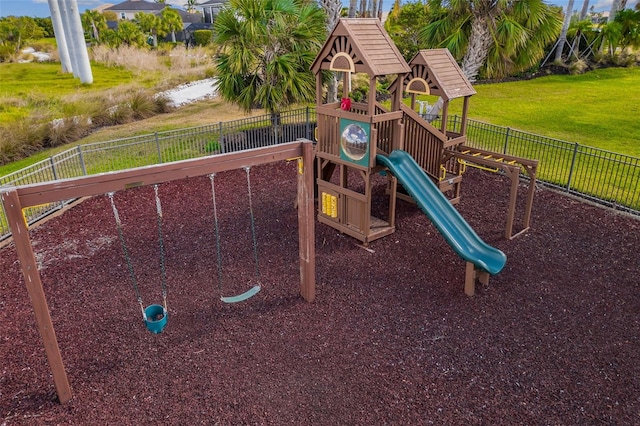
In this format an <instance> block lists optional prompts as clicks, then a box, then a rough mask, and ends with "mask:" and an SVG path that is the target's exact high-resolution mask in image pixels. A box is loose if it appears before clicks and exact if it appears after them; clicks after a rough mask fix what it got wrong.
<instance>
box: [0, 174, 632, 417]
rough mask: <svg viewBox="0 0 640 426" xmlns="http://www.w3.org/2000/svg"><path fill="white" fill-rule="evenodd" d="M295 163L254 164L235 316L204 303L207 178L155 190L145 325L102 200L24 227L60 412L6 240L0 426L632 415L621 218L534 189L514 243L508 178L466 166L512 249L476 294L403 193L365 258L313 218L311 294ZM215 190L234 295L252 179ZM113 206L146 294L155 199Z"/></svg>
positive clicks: (470, 197) (627, 238)
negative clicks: (527, 223) (60, 390)
mask: <svg viewBox="0 0 640 426" xmlns="http://www.w3.org/2000/svg"><path fill="white" fill-rule="evenodd" d="M295 167H296V166H295V164H285V163H279V164H273V165H268V166H260V167H255V168H254V169H253V170H252V172H251V177H252V187H253V204H254V208H255V216H256V218H255V220H256V232H257V240H258V254H259V265H260V274H261V280H260V282H261V284H262V291H261V292H260V293H258V294H257V295H256V296H255V297H253V298H252V299H250V300H248V301H246V302H243V303H240V304H234V305H226V304H223V303H222V302H220V300H219V296H220V291H219V285H218V281H217V267H216V245H215V234H214V227H213V213H212V211H213V209H212V202H211V192H210V191H211V188H210V182H209V179H207V178H206V177H203V178H194V179H190V180H185V181H180V182H175V183H167V184H164V185H161V187H160V197H161V198H162V201H163V210H164V225H165V226H164V234H165V235H164V243H165V247H166V269H167V274H168V287H169V296H168V299H169V318H168V325H167V327H166V329H165V331H164V332H163V333H162V334H159V335H153V334H151V333H149V332H148V331H147V330H146V329H145V327H144V324H143V323H142V319H141V313H140V308H139V306H138V304H137V301H136V297H135V294H134V291H133V287H132V284H131V280H130V278H129V275H128V271H127V266H126V262H125V260H124V257H123V254H122V248H121V245H120V242H119V240H118V235H117V231H116V227H115V223H114V219H113V214H112V211H111V207H110V204H109V201H108V198H107V197H106V196H99V197H94V198H92V199H90V200H87V201H85V202H83V203H80V204H79V205H77V206H75V207H73V208H72V209H70V210H68V211H67V212H65V213H64V214H62V215H61V216H59V217H57V218H54V219H52V220H50V221H48V222H47V223H45V224H42V225H40V226H38V227H36V228H34V229H33V230H32V231H31V235H32V239H33V244H34V250H35V252H36V253H37V256H38V260H39V262H40V266H41V274H42V279H43V282H44V286H45V292H46V294H47V298H48V302H49V306H50V309H51V315H52V318H53V322H54V325H55V328H56V332H57V336H58V341H59V344H60V348H61V352H62V357H63V360H64V363H65V367H66V369H67V373H68V376H69V381H70V383H71V387H72V390H73V399H72V400H71V401H70V402H69V403H68V404H67V405H64V406H62V405H59V404H58V403H57V401H56V400H57V397H56V394H55V388H54V384H53V380H52V378H51V373H50V370H49V366H48V364H47V361H46V356H45V352H44V348H43V346H42V342H41V340H40V337H39V334H38V331H37V327H36V324H35V319H34V315H33V312H32V308H31V304H30V301H29V297H28V294H27V291H26V289H25V286H24V283H23V280H22V276H21V273H20V269H19V264H18V261H17V256H16V252H15V248H14V246H13V244H10V245H8V246H7V247H5V248H3V249H2V250H0V253H1V257H0V271H2V280H1V284H0V323H1V324H2V327H1V330H2V331H1V332H0V359H2V363H1V365H0V368H1V375H0V418H2V419H4V420H3V421H0V424H1V425H14V424H91V423H93V424H104V423H105V422H108V423H110V424H134V423H138V424H139V423H141V422H151V421H155V422H157V423H158V424H220V425H239V424H267V425H284V424H292V425H383V424H394V425H418V424H420V425H422V424H425V425H426V424H438V425H443V424H464V425H473V424H478V425H486V424H495V425H513V424H562V425H590V424H598V425H599V424H612V425H613V424H618V425H623V424H634V423H635V424H637V423H639V422H640V363H639V362H638V360H639V359H640V341H639V340H640V296H639V294H640V288H639V287H640V278H639V273H638V269H639V266H640V221H638V220H637V219H636V218H631V217H628V216H625V215H622V214H618V213H613V212H611V211H608V210H606V209H603V208H600V207H596V206H592V205H589V204H586V203H583V202H580V201H577V200H575V199H573V198H569V197H567V196H564V195H562V194H558V193H556V192H554V191H551V190H548V189H538V191H537V193H536V199H535V203H534V211H533V217H532V229H531V230H529V231H528V232H527V233H525V234H523V235H521V236H519V237H517V238H516V239H514V240H511V241H507V240H505V239H504V237H503V233H504V221H505V215H506V207H507V201H508V191H509V183H508V180H507V179H506V178H504V177H502V176H500V175H498V174H490V173H486V172H480V171H477V170H469V171H468V172H467V174H466V175H465V182H464V183H463V194H462V195H463V197H462V202H461V204H460V205H459V206H458V210H459V211H460V212H461V214H462V215H463V216H464V217H465V219H467V221H468V222H469V223H470V225H471V226H472V227H473V228H474V229H475V230H476V232H477V233H478V234H479V235H480V236H481V237H482V238H483V239H485V241H486V242H488V243H489V244H491V245H494V246H496V247H498V248H499V249H501V250H503V251H504V252H505V253H506V254H507V258H508V260H507V265H506V267H505V269H504V270H503V271H502V272H501V273H500V274H498V275H496V276H494V277H492V278H491V280H490V283H489V285H488V286H483V285H478V286H477V289H476V293H477V294H476V296H474V297H467V296H466V295H465V294H464V292H463V281H464V262H463V261H462V260H461V259H460V258H459V257H458V256H457V255H456V254H455V253H454V252H453V250H452V249H451V248H450V247H449V246H448V245H447V243H446V241H445V240H444V238H443V237H442V236H440V235H439V234H438V232H437V231H436V229H435V228H434V226H433V225H432V224H431V223H430V222H429V220H428V218H427V217H426V216H425V215H424V214H422V213H421V212H420V211H419V209H418V208H417V207H416V206H415V205H412V204H410V203H407V202H403V201H399V202H398V214H397V231H396V233H394V234H393V235H391V236H388V237H385V238H383V239H380V240H377V241H374V242H372V243H371V244H370V246H369V249H370V250H365V249H363V248H362V247H361V246H359V244H358V242H357V241H355V240H354V239H352V238H350V237H347V236H344V235H341V234H340V233H338V232H337V231H335V230H334V229H331V228H329V227H327V226H325V225H321V224H317V225H316V251H317V257H316V262H317V298H316V301H315V302H314V303H306V302H304V301H303V300H302V299H301V297H300V296H299V270H298V249H297V241H298V240H297V238H298V237H297V215H296V211H295V209H294V205H293V203H294V198H295V194H296V188H295V185H296V183H295V179H296V178H295ZM216 185H217V188H216V189H217V191H216V195H217V202H218V203H217V204H218V209H219V215H220V232H221V240H222V241H221V243H222V251H221V254H222V267H223V271H222V272H223V282H222V288H223V292H224V293H225V295H233V294H238V293H241V292H243V291H245V290H247V289H248V288H250V287H251V286H253V285H254V284H255V283H256V282H257V281H256V279H255V268H254V262H253V248H252V242H251V230H250V221H249V213H248V207H247V206H248V201H247V191H246V181H245V173H244V171H234V172H228V173H221V174H218V175H217V177H216ZM383 190H384V188H383V187H381V188H377V191H378V193H379V194H382V192H383ZM524 193H525V187H524V186H523V188H521V198H524ZM379 198H384V197H379ZM115 199H116V203H117V205H118V208H119V211H120V216H121V218H122V221H123V225H124V235H125V238H126V241H127V245H128V248H129V250H130V252H131V257H132V259H133V266H134V270H135V273H136V275H137V277H138V281H139V286H140V292H141V294H142V297H143V299H144V302H145V304H151V303H159V302H160V301H161V288H160V287H161V286H160V282H161V278H160V266H159V254H158V252H159V249H158V238H157V228H156V221H155V216H154V214H155V211H154V209H155V205H154V202H153V192H152V190H151V189H150V188H137V189H132V190H128V191H126V192H124V191H123V192H119V193H117V194H116V197H115ZM521 211H522V203H520V206H519V215H520V216H521ZM516 226H519V223H516Z"/></svg>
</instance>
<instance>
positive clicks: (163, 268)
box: [153, 185, 167, 311]
mask: <svg viewBox="0 0 640 426" xmlns="http://www.w3.org/2000/svg"><path fill="white" fill-rule="evenodd" d="M153 191H154V193H155V196H156V213H157V214H156V216H157V221H158V241H159V244H160V270H161V272H162V278H161V280H162V300H163V303H164V309H165V311H166V310H167V269H166V266H165V252H164V236H163V232H162V205H161V204H160V196H159V195H158V185H153Z"/></svg>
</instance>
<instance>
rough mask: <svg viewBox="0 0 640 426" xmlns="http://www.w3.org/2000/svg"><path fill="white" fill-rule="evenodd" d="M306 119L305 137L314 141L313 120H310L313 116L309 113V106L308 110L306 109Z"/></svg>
mask: <svg viewBox="0 0 640 426" xmlns="http://www.w3.org/2000/svg"><path fill="white" fill-rule="evenodd" d="M305 112H306V117H305V120H306V122H305V129H304V131H305V137H306V138H307V139H309V140H313V139H311V119H310V118H309V117H310V116H311V114H310V113H309V106H308V105H307V109H306V111H305Z"/></svg>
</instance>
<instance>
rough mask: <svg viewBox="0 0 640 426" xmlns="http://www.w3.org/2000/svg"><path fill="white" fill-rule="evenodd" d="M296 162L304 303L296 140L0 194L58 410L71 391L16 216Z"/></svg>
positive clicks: (306, 230)
mask: <svg viewBox="0 0 640 426" xmlns="http://www.w3.org/2000/svg"><path fill="white" fill-rule="evenodd" d="M292 158H293V159H297V160H298V190H297V208H298V240H299V257H300V294H301V295H302V297H303V298H304V299H305V300H306V301H307V302H313V300H314V299H315V228H314V227H315V220H314V214H315V209H314V199H313V194H314V193H313V190H314V189H313V186H314V182H313V159H314V151H313V144H312V142H311V141H309V140H306V139H300V140H298V141H296V142H289V143H284V144H280V145H273V146H268V147H264V148H256V149H250V150H246V151H240V152H232V153H228V154H219V155H215V156H211V157H205V158H198V159H192V160H184V161H178V162H174V163H168V164H158V165H153V166H146V167H140V168H135V169H129V170H124V171H118V172H110V173H104V174H100V175H94V176H85V177H79V178H73V179H64V180H59V181H53V182H46V183H39V184H32V185H24V186H18V187H2V188H0V196H1V198H2V203H3V205H4V209H5V212H6V215H7V220H8V222H9V226H10V229H11V233H12V237H13V240H14V243H15V246H16V252H17V255H18V259H19V261H20V267H21V269H22V274H23V276H24V280H25V286H26V287H27V291H28V293H29V297H30V299H31V304H32V306H33V311H34V314H35V317H36V322H37V325H38V331H39V333H40V336H41V338H42V341H43V343H44V349H45V352H46V355H47V360H48V362H49V366H50V368H51V372H52V375H53V381H54V384H55V387H56V392H57V394H58V400H59V402H60V403H61V404H65V403H67V402H68V401H69V400H70V399H71V397H72V392H71V387H70V385H69V380H68V378H67V373H66V371H65V368H64V364H63V362H62V355H61V353H60V347H59V345H58V340H57V338H56V333H55V329H54V327H53V322H52V320H51V315H50V311H49V306H48V305H47V300H46V297H45V293H44V288H43V286H42V280H41V277H40V272H39V271H38V266H37V263H36V258H35V254H34V252H33V247H32V244H31V238H30V236H29V227H28V225H27V223H26V220H25V217H24V215H23V212H22V210H23V209H25V208H28V207H34V206H37V205H41V204H45V203H52V202H56V201H62V200H69V199H74V198H80V197H86V196H93V195H102V194H106V193H109V192H114V191H118V190H123V189H128V188H133V187H138V186H144V185H154V184H159V183H163V182H168V181H172V180H179V179H184V178H187V177H195V176H202V175H209V174H211V173H217V172H223V171H228V170H235V169H240V168H243V167H248V166H255V165H260V164H267V163H274V162H278V161H283V160H290V159H292Z"/></svg>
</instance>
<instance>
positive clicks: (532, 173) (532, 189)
mask: <svg viewBox="0 0 640 426" xmlns="http://www.w3.org/2000/svg"><path fill="white" fill-rule="evenodd" d="M525 168H526V170H527V173H528V174H529V191H528V192H527V204H526V206H525V209H524V227H525V228H526V229H528V228H529V223H530V222H531V208H532V207H533V196H534V195H535V193H536V172H537V170H536V169H537V168H538V162H537V161H536V162H535V164H534V165H533V166H525Z"/></svg>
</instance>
